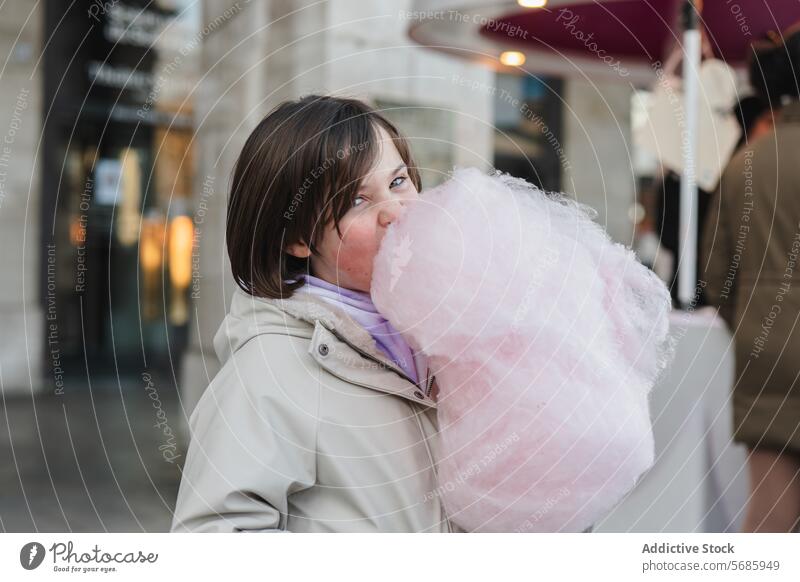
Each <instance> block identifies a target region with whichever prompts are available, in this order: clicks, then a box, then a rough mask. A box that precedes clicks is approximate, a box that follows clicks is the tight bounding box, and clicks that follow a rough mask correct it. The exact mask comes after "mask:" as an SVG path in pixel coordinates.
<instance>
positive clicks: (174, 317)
mask: <svg viewBox="0 0 800 582" xmlns="http://www.w3.org/2000/svg"><path fill="white" fill-rule="evenodd" d="M168 240H169V242H168V247H169V251H168V252H169V279H170V281H171V282H172V305H171V308H170V312H169V319H170V321H171V322H172V323H174V324H175V325H183V324H185V323H186V322H187V321H188V319H189V309H188V305H187V298H186V289H187V288H188V287H189V283H191V282H192V250H193V248H194V223H193V222H192V219H191V218H190V217H189V216H176V217H175V218H173V219H172V220H171V221H170V223H169V239H168Z"/></svg>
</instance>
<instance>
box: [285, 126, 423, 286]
mask: <svg viewBox="0 0 800 582" xmlns="http://www.w3.org/2000/svg"><path fill="white" fill-rule="evenodd" d="M379 135H380V139H379V148H380V151H379V153H378V156H377V159H376V161H375V165H374V167H373V168H372V170H370V172H369V173H368V174H367V175H366V176H364V179H363V180H362V182H361V189H360V190H359V192H358V193H357V194H356V198H355V200H353V206H352V207H351V208H350V210H348V211H347V213H346V214H345V215H344V216H343V217H342V219H341V221H340V222H339V228H340V229H341V231H342V236H341V237H340V236H339V233H338V232H337V231H336V228H335V227H334V225H333V222H332V221H331V223H329V224H326V225H325V231H324V234H323V236H322V240H321V243H320V245H319V254H317V255H311V254H310V251H309V249H308V247H307V246H306V245H305V244H302V243H295V244H292V245H289V246H288V247H287V251H288V252H289V253H291V254H292V255H295V256H298V257H308V256H310V257H311V259H310V262H311V274H312V275H314V276H315V277H319V278H320V279H324V280H325V281H328V282H329V283H333V284H334V285H338V286H340V287H344V288H346V289H353V290H355V291H363V292H365V293H369V290H370V284H371V283H372V262H373V259H374V258H375V254H376V253H377V252H378V248H379V247H380V244H381V240H383V236H384V234H385V233H386V227H388V226H389V225H390V224H391V223H392V221H394V220H395V219H396V218H397V217H398V216H399V215H400V213H401V212H402V210H403V207H404V206H405V205H406V204H408V203H409V202H411V201H413V200H416V199H417V198H419V196H418V193H417V189H416V187H415V186H414V184H413V182H412V181H411V178H410V177H409V175H408V170H407V168H406V164H405V162H403V158H401V157H400V154H399V153H398V152H397V148H395V146H394V143H393V141H392V138H391V137H390V136H389V134H388V133H386V131H385V130H384V129H383V128H379Z"/></svg>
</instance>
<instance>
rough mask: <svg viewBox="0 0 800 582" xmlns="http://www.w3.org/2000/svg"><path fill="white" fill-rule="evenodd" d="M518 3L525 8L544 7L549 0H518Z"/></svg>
mask: <svg viewBox="0 0 800 582" xmlns="http://www.w3.org/2000/svg"><path fill="white" fill-rule="evenodd" d="M517 4H519V5H520V6H522V7H523V8H544V7H545V5H547V0H517Z"/></svg>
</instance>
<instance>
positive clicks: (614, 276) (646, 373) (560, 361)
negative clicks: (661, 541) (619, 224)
mask: <svg viewBox="0 0 800 582" xmlns="http://www.w3.org/2000/svg"><path fill="white" fill-rule="evenodd" d="M372 297H373V300H374V302H375V305H376V306H377V308H378V310H379V311H380V312H381V313H383V315H384V316H385V317H386V318H388V319H389V321H390V322H391V323H392V324H393V325H394V326H395V327H396V328H397V329H399V330H400V331H401V333H403V335H404V336H405V337H406V339H407V340H408V341H409V343H410V344H411V345H412V346H413V347H414V348H415V349H421V350H423V351H424V352H425V354H426V355H427V356H428V357H429V360H430V363H431V366H432V368H433V370H434V373H435V375H436V378H437V383H438V385H439V396H438V399H439V404H438V410H437V413H438V417H439V427H440V430H441V442H440V454H439V457H440V459H439V487H438V490H437V491H438V493H439V495H440V496H441V497H442V500H443V502H444V504H445V507H446V509H447V511H448V513H449V514H450V516H451V518H452V520H453V521H454V522H455V523H457V524H458V525H459V526H461V527H462V528H464V529H466V530H469V531H536V532H549V531H582V530H584V529H586V528H587V527H589V526H590V525H592V524H593V523H595V522H596V521H597V520H599V519H600V518H601V517H602V516H604V515H605V514H607V513H608V511H609V510H610V509H612V508H613V507H614V505H616V504H617V503H618V502H619V501H620V500H621V499H622V498H623V497H624V496H625V494H626V493H628V492H629V491H630V490H631V489H632V488H633V486H634V484H635V483H636V480H637V479H638V478H639V477H640V476H641V475H642V474H643V473H644V472H645V471H647V469H649V468H650V467H651V466H652V463H653V436H652V429H651V424H650V418H649V413H648V403H647V397H648V393H649V391H650V390H651V388H652V386H653V384H654V382H655V380H656V377H657V375H658V374H659V372H660V371H661V369H662V368H663V367H664V365H665V363H666V361H667V359H668V353H669V350H668V341H667V337H668V335H667V334H668V319H667V318H668V313H669V310H670V297H669V292H668V291H667V289H666V287H665V286H664V284H663V283H662V282H661V281H660V280H659V279H658V278H657V277H656V276H655V275H654V274H653V273H652V272H651V271H650V270H649V269H647V268H645V267H644V266H642V265H641V264H640V263H639V262H638V261H637V260H636V258H635V256H634V255H633V253H632V252H631V251H630V250H629V249H627V248H625V247H624V246H622V245H619V244H616V243H613V242H612V241H611V240H610V239H609V238H608V236H607V235H606V233H605V232H604V231H603V230H602V229H601V228H600V227H599V226H598V225H596V224H595V223H594V222H593V221H592V220H591V216H590V211H588V210H587V209H586V207H583V206H581V205H579V204H577V203H575V202H573V201H570V200H568V199H566V198H564V197H563V196H560V195H548V194H545V193H543V192H542V191H540V190H538V189H537V188H535V187H534V186H532V185H530V184H528V183H527V182H525V181H524V180H520V179H517V178H512V177H510V176H508V175H494V176H487V175H486V174H484V173H483V172H481V171H479V170H477V169H473V168H469V169H462V170H456V171H455V172H454V174H453V177H452V179H451V180H449V181H447V182H446V183H444V184H442V185H441V186H438V187H437V188H434V189H432V190H429V191H427V192H424V193H423V194H422V195H421V198H420V200H419V201H418V202H415V203H414V204H413V205H412V206H411V207H410V208H409V209H408V210H407V212H406V213H405V214H404V215H403V216H402V217H401V218H399V219H398V220H397V221H395V223H394V224H392V225H391V227H390V228H389V230H388V231H387V234H386V236H385V238H384V240H383V243H382V245H381V248H380V251H379V253H378V255H377V257H376V259H375V265H374V272H373V282H372Z"/></svg>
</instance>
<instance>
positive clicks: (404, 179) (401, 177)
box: [389, 176, 408, 188]
mask: <svg viewBox="0 0 800 582" xmlns="http://www.w3.org/2000/svg"><path fill="white" fill-rule="evenodd" d="M398 180H402V182H400V184H395V182H397V181H398ZM406 180H408V178H407V177H406V176H397V178H395V179H394V180H392V183H391V184H389V188H393V187H395V186H400V185H402V184H403V183H404V182H405V181H406Z"/></svg>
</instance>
